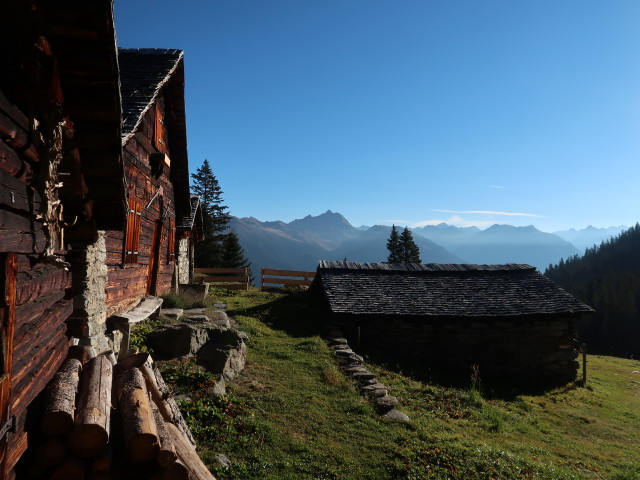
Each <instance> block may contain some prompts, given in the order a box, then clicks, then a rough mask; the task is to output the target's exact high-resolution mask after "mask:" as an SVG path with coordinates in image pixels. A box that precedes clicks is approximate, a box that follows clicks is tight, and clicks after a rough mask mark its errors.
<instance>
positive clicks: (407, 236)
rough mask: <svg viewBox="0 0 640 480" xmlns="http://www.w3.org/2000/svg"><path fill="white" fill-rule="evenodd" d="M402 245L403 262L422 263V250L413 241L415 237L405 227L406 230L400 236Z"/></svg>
mask: <svg viewBox="0 0 640 480" xmlns="http://www.w3.org/2000/svg"><path fill="white" fill-rule="evenodd" d="M400 244H401V247H402V262H404V263H421V262H422V260H420V248H419V247H418V245H416V242H414V241H413V235H412V234H411V230H409V229H408V228H407V227H404V230H403V231H402V233H401V234H400Z"/></svg>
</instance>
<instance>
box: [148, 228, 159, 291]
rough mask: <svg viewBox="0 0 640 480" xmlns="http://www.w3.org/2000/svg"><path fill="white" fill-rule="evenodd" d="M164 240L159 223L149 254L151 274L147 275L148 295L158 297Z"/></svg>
mask: <svg viewBox="0 0 640 480" xmlns="http://www.w3.org/2000/svg"><path fill="white" fill-rule="evenodd" d="M161 239H162V222H161V221H157V222H156V224H155V227H154V229H153V238H152V240H151V251H150V252H149V272H148V274H147V295H156V293H157V292H156V287H157V284H158V269H159V268H160V243H161Z"/></svg>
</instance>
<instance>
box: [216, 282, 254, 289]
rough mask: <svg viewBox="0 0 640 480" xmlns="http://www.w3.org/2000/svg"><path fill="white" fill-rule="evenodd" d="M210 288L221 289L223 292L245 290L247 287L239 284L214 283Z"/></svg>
mask: <svg viewBox="0 0 640 480" xmlns="http://www.w3.org/2000/svg"><path fill="white" fill-rule="evenodd" d="M211 287H212V288H222V289H224V290H246V289H247V285H246V284H245V285H242V284H240V283H214V284H212V285H211Z"/></svg>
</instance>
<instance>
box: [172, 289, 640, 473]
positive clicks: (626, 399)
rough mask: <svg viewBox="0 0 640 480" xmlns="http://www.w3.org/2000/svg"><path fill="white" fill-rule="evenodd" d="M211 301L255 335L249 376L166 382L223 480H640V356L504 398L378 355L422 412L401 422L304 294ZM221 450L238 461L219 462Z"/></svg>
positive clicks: (175, 376) (404, 406)
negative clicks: (221, 387) (344, 354)
mask: <svg viewBox="0 0 640 480" xmlns="http://www.w3.org/2000/svg"><path fill="white" fill-rule="evenodd" d="M211 301H212V302H217V301H224V302H225V303H227V305H228V313H229V314H230V315H231V316H232V317H233V318H234V319H235V320H236V321H238V322H239V323H240V325H241V328H242V329H243V330H245V331H246V332H247V333H248V334H249V340H248V347H249V350H248V362H247V366H246V369H245V371H244V372H243V374H242V376H241V377H240V379H238V380H237V381H234V382H233V383H231V384H230V385H228V389H229V395H228V396H227V397H223V398H218V399H216V398H215V397H213V396H212V395H211V394H210V392H208V391H207V390H206V388H204V386H206V384H203V382H202V380H199V379H202V375H201V374H198V373H197V371H196V372H195V374H194V376H192V377H189V376H188V375H187V374H188V365H187V364H184V363H182V364H178V365H177V366H176V367H175V368H173V370H171V371H170V372H167V374H166V375H165V378H168V379H169V380H170V381H172V382H173V385H174V388H175V389H176V391H178V392H179V393H184V394H187V395H188V400H186V401H184V402H183V403H182V407H181V408H182V409H183V411H184V412H185V414H186V416H187V419H188V421H189V422H190V423H191V424H192V425H194V426H195V431H196V432H197V440H198V442H199V452H200V454H201V456H202V457H203V458H204V459H205V461H207V462H208V464H209V465H210V466H211V467H212V468H213V471H214V473H215V475H216V477H217V478H218V479H219V480H231V479H238V480H240V479H242V480H252V479H260V480H287V479H291V480H306V479H309V480H311V479H340V480H362V479H370V480H389V479H392V480H400V479H407V480H409V479H412V480H417V479H427V480H429V479H432V480H433V479H436V480H440V479H442V480H444V479H450V480H481V479H482V480H485V479H489V478H493V479H500V480H505V479H506V480H522V479H528V480H533V479H547V480H569V479H572V480H578V479H591V480H593V479H614V480H638V479H640V463H639V462H638V459H639V458H640V444H639V443H638V436H637V433H638V430H639V429H640V373H639V372H640V361H638V360H624V359H619V358H612V357H596V356H589V363H588V365H589V380H588V388H582V387H578V386H576V385H575V384H569V385H566V386H565V387H561V388H556V389H552V390H548V391H546V392H541V393H531V392H529V393H520V394H518V393H517V392H511V394H510V395H509V396H507V397H502V398H500V397H495V396H491V395H490V394H491V387H489V386H484V388H483V389H482V390H481V392H478V391H473V390H470V389H469V388H468V386H462V387H447V386H444V385H440V384H437V383H433V382H429V381H424V380H423V381H419V380H417V379H416V377H413V376H412V375H411V374H410V372H409V371H408V370H405V372H406V373H405V374H403V373H400V372H399V371H398V370H397V369H394V368H388V367H385V366H384V365H382V364H380V363H375V362H373V360H371V359H369V360H367V367H368V368H369V369H370V370H371V371H372V372H373V373H374V374H375V376H376V377H377V378H378V379H380V381H382V382H383V383H384V384H385V385H387V386H388V387H389V391H390V392H391V394H392V395H395V396H397V397H398V400H399V408H400V409H401V410H402V411H404V412H405V413H406V414H408V415H409V417H410V418H411V422H410V423H409V424H405V423H396V422H393V421H388V420H385V419H383V418H381V417H380V416H379V415H377V414H376V413H375V412H374V411H373V409H372V407H371V404H370V403H369V402H367V401H366V400H365V399H363V397H362V396H360V394H359V393H358V390H357V389H356V387H355V385H354V383H353V380H352V379H351V378H348V377H346V376H345V375H344V374H343V373H342V371H341V370H339V369H338V368H337V364H336V362H335V359H334V357H333V355H332V353H331V350H330V349H329V348H328V347H327V345H326V344H325V342H324V341H323V340H322V339H321V338H320V337H319V335H318V334H319V332H321V331H322V326H323V317H322V315H321V314H320V313H319V312H318V311H317V310H315V309H314V308H313V307H311V306H309V305H307V304H306V302H305V301H304V300H302V299H300V297H285V296H282V295H276V294H270V293H259V292H249V293H248V294H243V295H240V296H228V297H217V298H212V299H211ZM169 373H171V374H169ZM480 375H482V372H481V373H480ZM480 380H482V377H481V376H480ZM203 385H204V386H203ZM185 387H187V388H185ZM482 392H483V393H484V395H483V394H482ZM218 453H223V454H224V455H226V456H228V457H229V458H230V460H231V466H230V467H221V466H219V465H217V464H216V462H215V458H214V455H215V454H218Z"/></svg>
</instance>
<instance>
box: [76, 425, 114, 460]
mask: <svg viewBox="0 0 640 480" xmlns="http://www.w3.org/2000/svg"><path fill="white" fill-rule="evenodd" d="M108 442H109V434H108V433H107V432H106V431H105V429H104V428H103V427H102V426H100V425H92V424H85V425H78V426H77V427H76V428H75V430H74V431H73V432H71V435H70V436H69V447H70V448H71V450H72V451H73V452H74V453H75V454H76V455H78V456H79V457H82V458H91V457H95V456H96V455H98V454H99V453H100V452H102V450H104V448H105V447H106V446H107V443H108Z"/></svg>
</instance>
